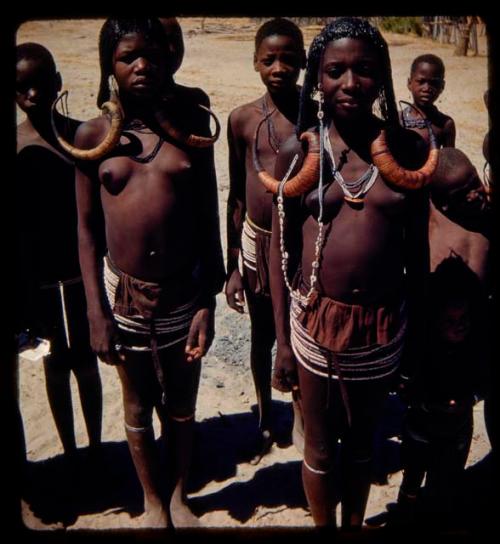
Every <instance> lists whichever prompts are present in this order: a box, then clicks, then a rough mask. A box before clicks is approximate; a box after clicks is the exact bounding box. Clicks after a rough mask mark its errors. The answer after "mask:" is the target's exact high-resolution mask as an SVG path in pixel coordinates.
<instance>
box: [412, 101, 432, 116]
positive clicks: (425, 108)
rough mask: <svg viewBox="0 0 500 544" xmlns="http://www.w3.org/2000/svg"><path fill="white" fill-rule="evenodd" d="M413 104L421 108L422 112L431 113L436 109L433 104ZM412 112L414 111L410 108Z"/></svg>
mask: <svg viewBox="0 0 500 544" xmlns="http://www.w3.org/2000/svg"><path fill="white" fill-rule="evenodd" d="M414 105H415V106H416V107H417V108H418V109H419V110H422V111H423V112H424V113H427V114H429V113H432V112H434V111H436V106H435V105H434V104H417V103H414ZM412 113H414V114H415V113H416V112H415V111H414V110H412Z"/></svg>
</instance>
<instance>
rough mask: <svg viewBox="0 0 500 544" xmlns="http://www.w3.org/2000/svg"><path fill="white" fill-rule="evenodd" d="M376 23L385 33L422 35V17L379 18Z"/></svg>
mask: <svg viewBox="0 0 500 544" xmlns="http://www.w3.org/2000/svg"><path fill="white" fill-rule="evenodd" d="M377 22H378V23H379V27H380V29H381V30H385V31H387V32H395V33H397V34H409V33H412V34H416V35H417V36H421V35H422V17H379V18H378V21H377Z"/></svg>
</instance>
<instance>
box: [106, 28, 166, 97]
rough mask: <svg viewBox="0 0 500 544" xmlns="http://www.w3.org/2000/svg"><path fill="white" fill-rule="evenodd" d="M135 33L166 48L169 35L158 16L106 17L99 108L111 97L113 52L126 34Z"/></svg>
mask: <svg viewBox="0 0 500 544" xmlns="http://www.w3.org/2000/svg"><path fill="white" fill-rule="evenodd" d="M135 33H138V34H142V35H144V37H145V39H146V40H152V41H155V42H158V43H159V44H161V45H162V46H165V49H166V44H167V36H166V34H165V30H164V28H163V25H162V24H161V22H160V20H159V19H158V18H156V17H149V18H147V17H141V18H131V19H113V18H109V19H106V21H105V23H104V24H103V26H102V28H101V32H100V33H99V62H100V65H101V81H100V84H99V93H98V95H97V106H98V107H99V108H100V107H101V106H102V104H103V103H104V102H106V101H107V100H109V98H110V89H109V86H108V78H109V76H111V75H112V74H113V53H114V52H115V49H116V47H117V46H118V43H119V42H120V40H121V39H122V38H123V37H124V36H125V35H127V34H135Z"/></svg>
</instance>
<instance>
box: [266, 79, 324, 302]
mask: <svg viewBox="0 0 500 544" xmlns="http://www.w3.org/2000/svg"><path fill="white" fill-rule="evenodd" d="M319 95H320V96H319V99H320V109H319V111H318V120H319V145H320V161H319V184H318V198H319V213H318V219H317V222H318V235H317V237H316V242H315V243H314V261H313V262H312V264H311V268H312V271H311V275H310V276H309V281H310V287H309V291H308V292H307V293H306V295H303V294H302V293H301V292H300V290H299V289H293V288H292V286H291V285H290V282H289V281H288V259H289V257H290V255H289V253H288V251H287V250H286V247H285V237H284V226H285V225H284V223H285V207H284V200H283V189H284V187H285V184H286V182H287V181H288V178H289V177H290V174H291V173H292V170H293V168H294V166H295V164H296V162H297V160H298V158H299V156H298V155H295V156H294V158H293V159H292V162H291V164H290V166H289V168H288V171H287V173H286V174H285V177H284V178H283V179H282V180H281V182H280V184H279V187H278V197H277V207H278V221H279V228H280V253H281V270H282V271H283V278H284V281H285V285H286V287H287V289H288V292H289V293H290V296H291V297H292V298H293V299H295V300H296V301H297V302H298V303H299V304H301V305H302V306H303V307H306V306H307V305H308V304H309V301H310V299H311V296H312V294H313V293H314V291H315V290H316V283H317V281H318V271H319V266H320V259H321V248H322V247H323V242H324V236H325V234H324V224H323V191H324V185H323V159H322V158H323V153H324V124H323V111H322V109H321V105H322V103H323V92H322V91H321V90H319Z"/></svg>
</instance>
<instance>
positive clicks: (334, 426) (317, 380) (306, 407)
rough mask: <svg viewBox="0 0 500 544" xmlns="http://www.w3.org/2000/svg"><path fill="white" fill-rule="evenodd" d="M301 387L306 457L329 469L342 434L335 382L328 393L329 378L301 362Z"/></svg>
mask: <svg viewBox="0 0 500 544" xmlns="http://www.w3.org/2000/svg"><path fill="white" fill-rule="evenodd" d="M298 376H299V387H300V397H301V407H302V417H303V421H304V458H306V459H307V461H308V462H310V463H315V462H316V464H318V463H319V464H321V465H324V466H315V467H314V468H318V469H322V470H327V469H328V468H330V467H329V466H327V465H329V464H330V465H331V463H332V462H333V456H334V452H335V446H336V443H337V441H338V438H339V437H340V434H341V427H342V417H343V414H342V413H341V403H340V402H339V395H338V394H337V393H338V392H337V390H336V387H335V385H336V384H334V383H332V384H331V389H330V395H328V381H327V379H325V378H322V377H321V376H317V375H316V374H314V373H313V372H310V371H309V370H307V369H306V368H304V367H303V366H302V365H301V364H298Z"/></svg>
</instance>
